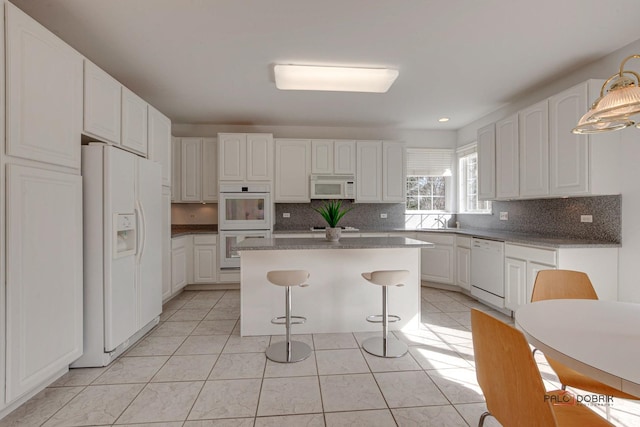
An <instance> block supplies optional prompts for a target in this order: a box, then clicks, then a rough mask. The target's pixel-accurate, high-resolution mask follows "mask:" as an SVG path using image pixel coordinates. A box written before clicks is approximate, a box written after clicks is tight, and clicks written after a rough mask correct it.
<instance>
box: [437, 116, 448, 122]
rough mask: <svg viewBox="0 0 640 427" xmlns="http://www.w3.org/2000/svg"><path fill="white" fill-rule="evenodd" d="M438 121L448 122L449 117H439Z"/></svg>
mask: <svg viewBox="0 0 640 427" xmlns="http://www.w3.org/2000/svg"><path fill="white" fill-rule="evenodd" d="M438 121H439V122H440V123H444V122H448V121H449V117H440V118H439V119H438Z"/></svg>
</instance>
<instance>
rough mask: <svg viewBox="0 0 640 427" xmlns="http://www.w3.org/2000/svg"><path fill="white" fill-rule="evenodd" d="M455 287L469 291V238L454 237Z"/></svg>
mask: <svg viewBox="0 0 640 427" xmlns="http://www.w3.org/2000/svg"><path fill="white" fill-rule="evenodd" d="M455 265H456V285H458V286H459V287H460V288H462V289H464V290H467V291H470V290H471V238H470V237H462V236H456V256H455Z"/></svg>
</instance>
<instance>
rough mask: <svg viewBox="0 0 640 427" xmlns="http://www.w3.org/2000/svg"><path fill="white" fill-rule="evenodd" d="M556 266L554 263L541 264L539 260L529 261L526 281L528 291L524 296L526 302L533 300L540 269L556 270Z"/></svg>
mask: <svg viewBox="0 0 640 427" xmlns="http://www.w3.org/2000/svg"><path fill="white" fill-rule="evenodd" d="M555 269H556V268H555V267H554V266H552V265H547V264H540V263H537V262H532V261H529V262H528V263H527V283H526V292H525V294H524V296H523V298H524V301H525V302H530V301H531V295H533V284H534V283H535V282H536V277H537V276H538V271H541V270H555Z"/></svg>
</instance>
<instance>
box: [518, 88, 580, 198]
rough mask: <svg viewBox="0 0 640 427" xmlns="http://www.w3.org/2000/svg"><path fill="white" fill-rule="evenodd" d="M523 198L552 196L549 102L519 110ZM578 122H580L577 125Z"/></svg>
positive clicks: (521, 188) (545, 101) (521, 189)
mask: <svg viewBox="0 0 640 427" xmlns="http://www.w3.org/2000/svg"><path fill="white" fill-rule="evenodd" d="M519 117H520V133H519V135H520V197H521V198H526V197H542V196H548V195H549V102H548V101H547V100H546V99H545V100H544V101H542V102H538V103H537V104H534V105H532V106H531V107H528V108H525V109H524V110H522V111H520V113H519ZM576 123H577V122H576Z"/></svg>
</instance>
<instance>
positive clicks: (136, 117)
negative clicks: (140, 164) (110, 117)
mask: <svg viewBox="0 0 640 427" xmlns="http://www.w3.org/2000/svg"><path fill="white" fill-rule="evenodd" d="M121 144H122V148H125V149H128V150H130V151H133V152H134V153H137V154H140V155H142V156H144V157H147V152H148V151H147V103H146V102H144V100H143V99H142V98H140V97H139V96H138V95H136V94H135V93H133V92H131V91H130V90H129V89H127V88H126V87H122V142H121Z"/></svg>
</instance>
